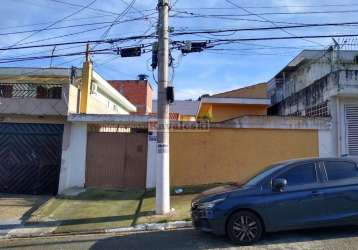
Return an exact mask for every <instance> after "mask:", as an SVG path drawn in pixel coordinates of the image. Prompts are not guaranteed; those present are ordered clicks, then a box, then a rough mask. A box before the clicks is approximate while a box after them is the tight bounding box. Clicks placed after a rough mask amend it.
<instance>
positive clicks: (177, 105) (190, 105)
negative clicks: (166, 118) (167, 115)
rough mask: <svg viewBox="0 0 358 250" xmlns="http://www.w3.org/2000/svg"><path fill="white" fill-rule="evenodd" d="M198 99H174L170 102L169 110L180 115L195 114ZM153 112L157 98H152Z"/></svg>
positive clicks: (155, 110) (154, 111)
mask: <svg viewBox="0 0 358 250" xmlns="http://www.w3.org/2000/svg"><path fill="white" fill-rule="evenodd" d="M199 104H200V102H199V101H181V100H178V101H175V102H174V103H172V104H170V108H169V110H170V112H172V113H178V114H181V115H191V116H196V112H197V111H198V108H199ZM152 108H153V113H157V100H153V107H152Z"/></svg>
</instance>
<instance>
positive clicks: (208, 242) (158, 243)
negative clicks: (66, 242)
mask: <svg viewBox="0 0 358 250" xmlns="http://www.w3.org/2000/svg"><path fill="white" fill-rule="evenodd" d="M350 237H358V227H356V226H354V227H339V228H326V229H314V230H301V231H291V232H281V233H275V234H268V235H266V236H265V238H264V240H263V241H262V242H260V243H259V244H257V245H256V247H259V248H266V247H275V245H276V246H278V245H282V244H289V243H301V242H310V241H321V240H330V239H341V238H350ZM231 247H233V245H232V244H230V243H229V242H228V240H227V239H226V237H218V236H215V235H211V234H205V233H201V232H198V231H195V230H191V229H188V230H176V231H166V232H150V233H140V234H132V235H127V236H117V237H111V238H105V239H101V240H98V241H97V242H96V243H95V244H94V245H92V247H91V248H90V249H91V250H100V249H157V250H161V249H163V250H164V249H178V250H179V249H181V250H182V249H183V250H185V249H213V248H220V249H225V248H231Z"/></svg>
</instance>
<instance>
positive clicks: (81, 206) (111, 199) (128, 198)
mask: <svg viewBox="0 0 358 250" xmlns="http://www.w3.org/2000/svg"><path fill="white" fill-rule="evenodd" d="M143 194H144V191H143V190H124V189H94V188H91V189H88V190H86V191H85V192H84V193H81V194H80V195H78V196H75V197H61V196H59V197H56V198H53V199H51V200H50V201H49V202H48V203H46V204H45V205H44V206H42V207H41V208H40V209H39V210H37V211H36V212H35V213H34V214H33V216H32V218H31V219H30V222H45V221H56V222H58V223H59V224H60V226H59V227H58V228H57V229H56V231H55V232H75V231H85V230H99V229H104V228H116V227H129V226H131V224H132V222H133V221H134V219H135V216H136V211H137V208H138V205H139V201H140V199H141V198H142V196H143Z"/></svg>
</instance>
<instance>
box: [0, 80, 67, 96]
mask: <svg viewBox="0 0 358 250" xmlns="http://www.w3.org/2000/svg"><path fill="white" fill-rule="evenodd" d="M61 96H62V85H61V84H35V83H0V97H4V98H26V97H31V98H44V99H61Z"/></svg>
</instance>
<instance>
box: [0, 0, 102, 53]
mask: <svg viewBox="0 0 358 250" xmlns="http://www.w3.org/2000/svg"><path fill="white" fill-rule="evenodd" d="M96 1H97V0H93V1H92V2H90V3H89V4H87V5H86V6H83V7H82V8H81V9H79V10H77V11H75V12H72V13H71V14H70V15H67V16H65V17H63V18H61V19H59V20H57V21H55V22H53V23H51V24H50V25H48V26H46V27H45V28H43V29H41V30H39V31H36V32H34V33H31V34H30V35H28V36H26V37H24V38H22V39H20V40H19V41H17V42H16V43H14V44H13V45H11V46H10V47H7V48H12V47H14V46H16V45H18V44H19V43H21V42H23V41H25V40H27V39H29V38H31V37H32V36H34V35H36V34H38V33H40V32H42V31H45V30H46V29H48V28H51V27H52V26H54V25H56V24H58V23H60V22H62V21H63V20H66V19H67V18H70V17H72V16H74V15H76V14H78V13H80V12H82V11H83V10H85V9H87V8H88V7H90V6H91V5H92V4H94V3H95V2H96ZM1 49H3V48H1Z"/></svg>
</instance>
